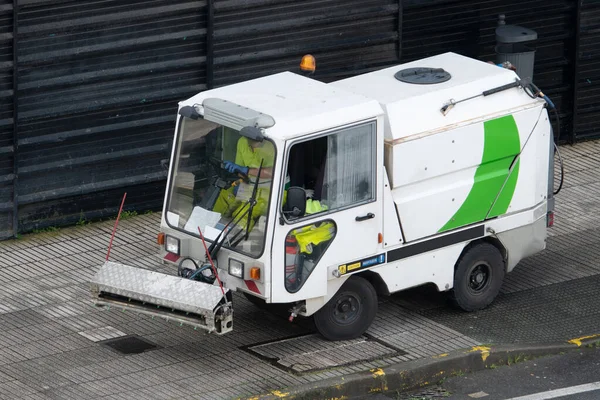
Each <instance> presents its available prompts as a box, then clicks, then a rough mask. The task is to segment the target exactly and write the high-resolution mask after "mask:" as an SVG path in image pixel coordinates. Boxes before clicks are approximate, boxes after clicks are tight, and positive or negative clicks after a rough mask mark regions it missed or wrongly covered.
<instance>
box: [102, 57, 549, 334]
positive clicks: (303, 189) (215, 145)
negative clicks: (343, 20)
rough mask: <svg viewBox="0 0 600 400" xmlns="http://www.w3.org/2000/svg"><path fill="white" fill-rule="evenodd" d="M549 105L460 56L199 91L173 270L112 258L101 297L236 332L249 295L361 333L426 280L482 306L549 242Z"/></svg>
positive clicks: (179, 181) (171, 232) (166, 229)
mask: <svg viewBox="0 0 600 400" xmlns="http://www.w3.org/2000/svg"><path fill="white" fill-rule="evenodd" d="M544 98H546V100H544ZM549 104H550V103H549V102H548V101H547V97H544V95H543V93H541V92H540V91H539V90H537V88H536V87H535V85H533V84H531V83H527V82H523V81H521V80H520V79H519V76H518V75H517V74H516V73H515V72H514V71H512V70H509V69H506V68H501V67H498V66H495V65H491V64H489V63H485V62H482V61H477V60H474V59H471V58H467V57H463V56H460V55H457V54H454V53H446V54H442V55H438V56H434V57H430V58H427V59H423V60H419V61H414V62H411V63H408V64H404V65H398V66H394V67H391V68H387V69H383V70H380V71H375V72H370V73H366V74H363V75H360V76H356V77H352V78H349V79H344V80H339V81H336V82H332V83H329V84H325V83H322V82H319V81H317V80H314V79H311V78H310V77H307V76H301V75H297V74H294V73H291V72H284V73H278V74H274V75H269V76H266V77H262V78H259V79H254V80H250V81H246V82H242V83H238V84H233V85H229V86H225V87H221V88H217V89H213V90H207V91H204V92H201V93H199V94H197V95H196V96H194V97H192V98H190V99H188V100H185V101H182V102H181V103H180V104H179V111H178V116H177V123H176V128H175V137H174V141H173V148H172V155H171V159H170V167H169V175H168V179H167V189H166V196H165V199H164V208H163V212H162V220H161V233H160V234H159V236H158V242H159V244H160V250H161V252H160V257H161V260H162V262H163V263H165V264H166V265H167V266H168V271H169V272H167V273H159V272H155V271H149V270H144V269H140V268H133V267H131V266H127V265H124V264H120V263H116V262H111V261H107V262H106V263H105V264H104V265H102V266H101V267H100V268H99V270H98V272H97V274H96V275H95V277H94V278H93V279H92V282H91V293H92V297H93V300H94V302H95V303H96V304H97V305H99V306H105V307H113V308H116V309H118V310H121V309H124V310H128V309H131V310H134V311H136V312H142V313H147V314H149V315H153V316H160V317H164V318H167V319H169V320H174V321H177V322H179V323H183V324H188V325H192V326H195V327H199V328H202V329H204V330H207V331H209V332H214V333H217V334H224V333H227V332H229V331H231V330H232V329H233V326H234V325H233V319H234V318H233V317H234V311H235V304H234V303H233V301H232V292H233V291H238V292H242V293H244V294H245V295H246V296H247V297H248V298H250V299H254V300H257V301H262V302H265V303H285V304H288V305H289V309H290V319H293V318H294V317H295V316H297V315H300V316H306V317H308V316H314V320H315V325H316V327H317V329H318V331H319V332H320V333H321V334H322V335H323V336H324V337H325V338H327V339H330V340H342V339H350V338H356V337H358V336H360V335H361V334H363V333H364V332H365V331H366V330H367V329H368V328H369V326H370V324H371V323H372V321H373V319H374V317H375V315H376V313H377V303H378V302H377V299H378V296H384V295H390V294H392V293H396V292H399V291H402V290H405V289H408V288H412V287H416V286H420V285H424V284H432V285H434V286H435V287H436V288H437V289H438V290H439V291H444V292H448V294H449V297H450V298H451V299H452V301H453V303H454V304H455V305H456V306H458V307H459V308H461V309H463V310H466V311H475V310H480V309H482V308H484V307H486V306H488V305H489V304H490V303H491V302H492V301H493V300H494V298H495V297H496V295H497V294H498V292H499V290H500V287H501V285H502V282H503V279H504V277H505V275H506V274H507V273H510V272H511V270H513V268H514V267H515V266H516V265H517V264H518V263H519V262H520V261H521V260H522V259H523V258H524V257H527V256H530V255H532V254H535V253H537V252H539V251H541V250H543V249H544V248H545V246H546V236H547V228H548V227H549V225H551V223H550V221H552V216H553V208H554V203H553V202H554V196H553V195H554V193H553V179H554V176H553V170H554V168H553V162H554V140H553V132H552V127H551V123H550V121H549V115H548V105H549ZM163 269H164V268H163Z"/></svg>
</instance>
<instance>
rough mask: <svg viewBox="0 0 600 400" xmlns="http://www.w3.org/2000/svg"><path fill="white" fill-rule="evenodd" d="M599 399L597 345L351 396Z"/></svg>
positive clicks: (380, 399) (379, 399) (371, 399)
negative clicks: (419, 385)
mask: <svg viewBox="0 0 600 400" xmlns="http://www.w3.org/2000/svg"><path fill="white" fill-rule="evenodd" d="M359 399H360V400H390V399H397V400H433V399H449V400H467V399H468V400H472V399H484V400H546V399H561V400H567V399H568V400H592V399H593V400H598V399H600V348H593V349H590V348H584V349H582V350H578V351H574V352H569V353H566V354H564V355H557V356H551V357H545V358H539V359H535V360H530V361H525V362H520V363H516V364H513V365H511V366H503V367H498V368H491V369H487V370H485V371H481V372H476V373H473V374H465V375H463V376H455V377H452V378H449V379H447V380H444V381H443V382H442V383H441V384H439V385H436V386H432V387H428V388H424V389H423V390H420V391H417V392H411V393H397V392H393V393H386V394H378V395H372V396H366V397H360V398H356V399H353V400H359Z"/></svg>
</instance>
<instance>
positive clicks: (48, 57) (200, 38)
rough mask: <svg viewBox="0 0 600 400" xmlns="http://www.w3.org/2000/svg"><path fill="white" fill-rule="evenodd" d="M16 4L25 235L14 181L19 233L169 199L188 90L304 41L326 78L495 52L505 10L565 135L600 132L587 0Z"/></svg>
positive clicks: (3, 42) (1, 76) (16, 128)
mask: <svg viewBox="0 0 600 400" xmlns="http://www.w3.org/2000/svg"><path fill="white" fill-rule="evenodd" d="M14 3H15V4H16V3H18V4H19V6H18V7H17V10H16V11H13V1H7V0H0V27H1V28H0V82H1V83H2V87H1V88H0V110H1V112H0V238H2V237H8V236H10V235H12V234H14V233H15V232H14V227H13V216H14V215H13V211H14V209H15V208H14V204H13V198H14V191H13V188H14V187H16V191H17V193H18V197H17V200H18V221H19V227H18V229H19V231H20V232H24V231H27V230H30V229H34V228H44V227H47V226H51V225H63V224H68V223H74V222H76V221H78V220H79V219H80V218H85V219H91V218H97V217H102V216H111V215H114V214H115V213H116V210H117V207H118V205H119V202H120V199H121V197H122V194H123V192H125V191H127V192H128V196H127V202H126V208H129V209H135V210H146V209H155V210H156V209H160V207H161V205H162V199H163V196H164V184H165V178H166V169H165V168H164V166H163V165H162V164H163V163H164V160H167V159H168V157H169V149H170V145H171V143H170V142H171V139H172V134H173V127H174V121H175V117H176V108H177V102H178V101H179V100H181V99H184V98H186V97H189V96H191V95H193V94H195V93H197V92H199V91H202V90H205V89H206V88H211V87H218V86H222V85H227V84H230V83H234V82H239V81H242V80H246V79H251V78H255V77H258V76H263V75H266V74H270V73H275V72H280V71H284V70H296V68H297V65H298V62H299V60H300V58H301V56H302V55H303V54H306V53H311V54H313V55H315V57H316V58H317V74H315V78H316V79H319V80H322V81H325V82H328V81H331V80H335V79H340V78H344V77H347V76H352V75H356V74H359V73H362V72H366V71H370V70H373V69H378V68H381V67H385V66H389V65H392V64H396V63H398V62H399V61H403V62H404V61H411V60H414V59H417V58H421V57H427V56H430V55H434V54H439V53H441V52H446V51H454V52H457V53H461V54H464V55H468V56H472V57H475V58H479V59H481V60H493V59H494V44H495V35H494V30H495V28H496V23H497V18H498V14H505V15H506V18H507V23H508V24H517V25H523V26H526V27H528V28H531V29H534V30H536V31H537V32H538V34H539V37H540V39H539V40H538V43H537V53H536V69H535V81H536V83H537V84H538V86H540V87H542V88H543V89H544V91H545V92H546V93H547V94H549V95H550V96H551V97H552V99H553V100H554V101H555V103H556V105H557V106H558V108H559V111H560V114H561V117H562V123H561V127H562V128H561V137H562V139H564V140H572V139H575V138H587V137H591V136H597V135H599V134H600V129H599V128H597V127H596V125H597V124H595V121H596V119H599V118H600V108H598V107H597V106H596V104H595V100H596V98H597V94H596V93H597V92H598V90H597V89H596V86H597V83H596V81H597V79H596V78H600V76H598V75H600V72H598V71H599V70H600V69H598V68H595V66H596V64H597V63H598V60H600V50H598V49H600V41H599V39H598V38H600V36H599V34H598V33H596V31H597V28H598V26H600V22H599V21H600V17H598V16H599V15H600V6H598V5H596V2H592V1H584V0H580V1H577V2H574V1H570V0H522V1H518V0H504V1H501V0H404V1H403V0H304V1H299V0H252V1H248V0H207V1H192V0H21V1H17V0H15V1H14ZM579 12H581V14H578V13H579ZM13 21H16V22H17V23H14V22H13ZM15 26H18V35H17V37H16V38H14V37H13V30H14V27H15ZM579 26H581V30H580V31H578V27H579ZM15 57H16V58H17V65H18V68H17V69H16V74H14V73H13V71H14V68H13V60H14V59H15ZM575 77H578V79H576V78H575ZM15 88H16V91H15ZM14 93H16V96H14V95H13V94H14ZM598 93H600V92H598ZM15 99H16V101H15ZM575 99H577V101H575ZM15 114H16V115H18V118H17V120H16V122H15V118H14V116H15ZM573 127H575V129H574V128H573ZM13 132H17V134H16V135H15V134H13ZM15 137H18V142H15ZM17 146H18V147H17ZM17 148H18V151H17V152H15V151H13V149H17ZM15 155H16V158H15ZM15 160H16V162H15ZM15 176H18V179H14V177H15Z"/></svg>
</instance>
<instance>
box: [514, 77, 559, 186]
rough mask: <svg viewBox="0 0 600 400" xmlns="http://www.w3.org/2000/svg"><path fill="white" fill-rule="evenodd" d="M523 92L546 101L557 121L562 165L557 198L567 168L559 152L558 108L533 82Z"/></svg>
mask: <svg viewBox="0 0 600 400" xmlns="http://www.w3.org/2000/svg"><path fill="white" fill-rule="evenodd" d="M523 90H524V91H525V93H527V95H528V96H529V97H531V98H532V99H535V98H536V97H541V98H542V99H544V101H546V104H548V107H549V108H550V110H551V111H552V112H553V115H554V117H555V119H556V133H555V135H554V138H553V139H554V140H553V142H554V143H553V144H554V152H555V153H556V154H558V160H559V163H560V184H559V185H558V189H556V191H554V192H553V195H555V196H556V195H557V194H558V193H559V192H560V191H561V189H562V187H563V183H564V180H565V166H564V163H563V159H562V156H561V155H560V151H559V150H558V141H559V139H560V117H559V115H558V111H556V106H555V105H554V103H553V102H552V100H550V97H548V96H547V95H545V94H544V92H542V91H541V90H540V88H538V87H537V86H536V85H535V84H534V83H533V82H530V83H526V84H523Z"/></svg>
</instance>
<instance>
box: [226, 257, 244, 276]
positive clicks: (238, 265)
mask: <svg viewBox="0 0 600 400" xmlns="http://www.w3.org/2000/svg"><path fill="white" fill-rule="evenodd" d="M229 275H231V276H235V277H237V278H240V279H243V278H244V263H243V262H241V261H238V260H233V259H231V258H230V259H229Z"/></svg>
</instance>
